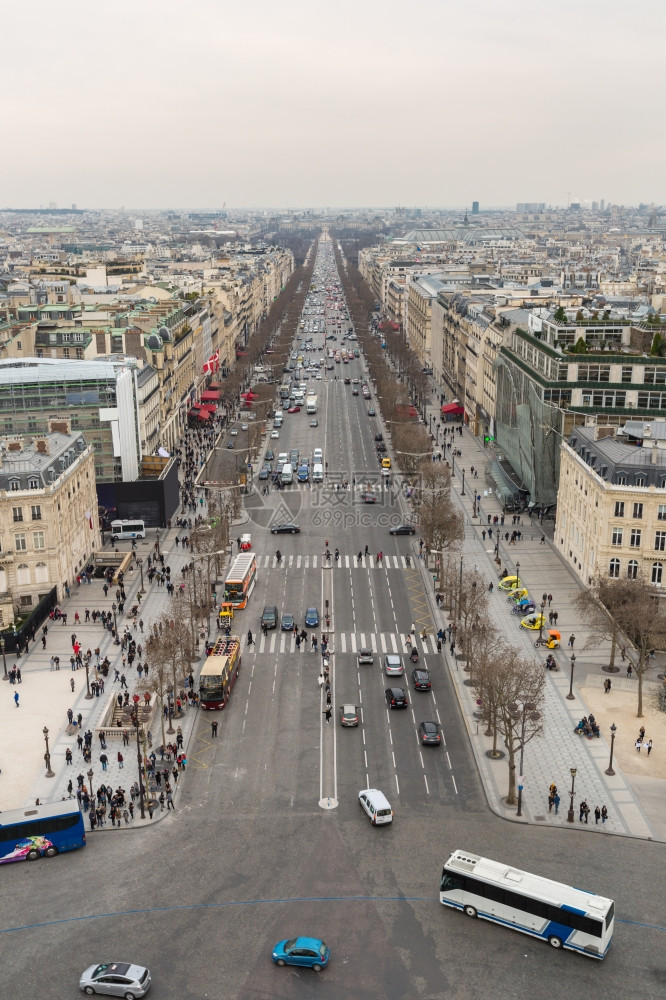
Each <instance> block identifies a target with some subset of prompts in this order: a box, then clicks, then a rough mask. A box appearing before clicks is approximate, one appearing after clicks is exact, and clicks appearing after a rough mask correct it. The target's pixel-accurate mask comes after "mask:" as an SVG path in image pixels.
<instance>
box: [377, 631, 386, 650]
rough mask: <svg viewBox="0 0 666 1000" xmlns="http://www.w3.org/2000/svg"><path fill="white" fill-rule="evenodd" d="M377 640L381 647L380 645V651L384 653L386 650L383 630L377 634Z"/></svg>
mask: <svg viewBox="0 0 666 1000" xmlns="http://www.w3.org/2000/svg"><path fill="white" fill-rule="evenodd" d="M379 642H380V644H381V647H382V653H385V652H386V636H385V635H384V633H383V632H382V633H381V634H380V636H379Z"/></svg>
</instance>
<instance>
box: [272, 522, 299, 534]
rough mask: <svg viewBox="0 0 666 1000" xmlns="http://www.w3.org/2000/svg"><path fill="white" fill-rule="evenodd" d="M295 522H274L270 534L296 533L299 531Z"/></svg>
mask: <svg viewBox="0 0 666 1000" xmlns="http://www.w3.org/2000/svg"><path fill="white" fill-rule="evenodd" d="M300 530H301V529H300V528H299V527H298V525H297V524H291V523H290V522H289V523H285V524H274V525H273V527H272V528H271V535H297V534H298V533H299V532H300Z"/></svg>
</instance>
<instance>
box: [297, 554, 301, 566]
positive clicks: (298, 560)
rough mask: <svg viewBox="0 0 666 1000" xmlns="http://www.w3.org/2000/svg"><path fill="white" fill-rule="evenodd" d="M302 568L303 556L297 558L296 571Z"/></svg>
mask: <svg viewBox="0 0 666 1000" xmlns="http://www.w3.org/2000/svg"><path fill="white" fill-rule="evenodd" d="M300 568H301V556H296V569H300Z"/></svg>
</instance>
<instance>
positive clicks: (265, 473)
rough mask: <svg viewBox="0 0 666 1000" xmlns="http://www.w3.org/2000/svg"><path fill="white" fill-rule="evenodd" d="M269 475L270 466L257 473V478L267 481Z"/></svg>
mask: <svg viewBox="0 0 666 1000" xmlns="http://www.w3.org/2000/svg"><path fill="white" fill-rule="evenodd" d="M270 474H271V468H270V466H268V467H267V466H264V468H263V469H261V471H260V472H259V478H260V479H268V477H269V476H270Z"/></svg>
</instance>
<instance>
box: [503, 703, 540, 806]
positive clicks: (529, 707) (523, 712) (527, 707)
mask: <svg viewBox="0 0 666 1000" xmlns="http://www.w3.org/2000/svg"><path fill="white" fill-rule="evenodd" d="M509 710H510V711H511V718H512V719H516V721H517V720H518V719H521V720H522V721H521V726H520V774H519V775H518V812H517V813H516V816H522V815H523V812H522V809H523V757H524V753H525V722H526V721H527V713H528V712H529V713H530V719H532V721H533V722H537V721H538V720H539V719H540V718H541V715H540V714H539V712H537V711H536V705H535V704H534V702H532V701H526V702H524V703H523V707H522V709H519V708H518V705H517V704H515V703H514V704H512V705H509Z"/></svg>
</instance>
